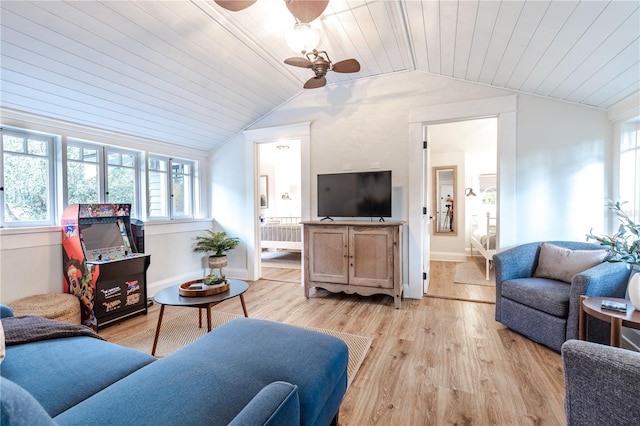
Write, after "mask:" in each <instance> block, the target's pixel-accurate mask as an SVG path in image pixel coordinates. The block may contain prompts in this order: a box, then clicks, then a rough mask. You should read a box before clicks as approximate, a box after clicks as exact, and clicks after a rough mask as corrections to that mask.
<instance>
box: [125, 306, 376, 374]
mask: <svg viewBox="0 0 640 426" xmlns="http://www.w3.org/2000/svg"><path fill="white" fill-rule="evenodd" d="M211 314H212V318H211V322H212V325H213V328H215V327H218V326H220V325H222V324H224V323H226V322H228V321H231V320H232V319H235V318H241V316H239V315H235V314H228V313H225V312H217V311H212V312H211ZM202 319H203V325H204V327H203V328H198V310H197V309H190V311H189V312H187V313H185V314H183V315H181V316H179V317H176V318H173V319H172V320H169V321H166V322H164V321H163V323H162V327H160V337H159V338H158V347H157V348H156V357H158V358H162V357H164V356H167V355H170V354H171V353H173V352H175V351H177V350H178V349H180V348H182V347H183V346H186V345H188V344H189V343H191V342H193V341H194V340H196V339H198V338H200V337H202V336H204V335H205V334H206V333H207V328H206V314H205V313H204V312H203V318H202ZM302 328H306V329H308V330H314V331H319V332H321V333H325V334H329V335H331V336H335V337H337V338H339V339H342V341H344V342H345V343H346V344H347V347H348V348H349V363H348V366H347V378H348V385H349V384H351V382H352V381H353V378H354V377H355V375H356V373H357V372H358V370H359V369H360V366H361V365H362V362H363V361H364V359H365V357H366V356H367V352H368V351H369V348H370V347H371V343H372V342H373V339H371V338H369V337H364V336H357V335H355V334H348V333H342V332H339V331H333V330H327V329H323V328H313V327H302ZM155 333H156V329H155V327H154V328H150V329H147V330H145V331H141V332H140V333H137V334H134V335H133V336H131V337H127V338H126V339H125V340H123V341H122V342H120V344H121V345H122V346H127V347H130V348H133V349H137V350H139V351H142V352H146V353H149V354H150V353H151V349H152V347H153V338H154V336H155Z"/></svg>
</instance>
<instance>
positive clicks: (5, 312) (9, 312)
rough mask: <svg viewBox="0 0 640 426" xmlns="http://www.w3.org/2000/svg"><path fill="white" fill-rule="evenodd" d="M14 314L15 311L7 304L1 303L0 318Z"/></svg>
mask: <svg viewBox="0 0 640 426" xmlns="http://www.w3.org/2000/svg"><path fill="white" fill-rule="evenodd" d="M12 316H13V311H12V310H11V308H10V307H8V306H7V305H0V318H9V317H12Z"/></svg>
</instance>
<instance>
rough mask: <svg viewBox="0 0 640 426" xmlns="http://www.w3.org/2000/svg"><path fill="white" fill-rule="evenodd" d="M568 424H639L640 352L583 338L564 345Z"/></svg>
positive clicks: (565, 405) (583, 425) (565, 406)
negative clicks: (583, 340)
mask: <svg viewBox="0 0 640 426" xmlns="http://www.w3.org/2000/svg"><path fill="white" fill-rule="evenodd" d="M562 361H563V365H564V379H565V380H564V381H565V398H564V409H565V413H566V415H567V425H568V426H591V425H611V426H613V425H616V426H626V425H628V426H631V425H634V426H635V425H637V424H638V421H639V419H640V392H639V391H640V354H639V353H638V352H634V351H630V350H627V349H620V348H612V347H610V346H604V345H599V344H596V343H591V342H582V341H580V340H568V341H567V342H566V343H564V345H562Z"/></svg>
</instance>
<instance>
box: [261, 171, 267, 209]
mask: <svg viewBox="0 0 640 426" xmlns="http://www.w3.org/2000/svg"><path fill="white" fill-rule="evenodd" d="M268 188H269V177H268V176H267V175H260V192H259V194H260V208H261V209H266V208H267V207H269V191H268Z"/></svg>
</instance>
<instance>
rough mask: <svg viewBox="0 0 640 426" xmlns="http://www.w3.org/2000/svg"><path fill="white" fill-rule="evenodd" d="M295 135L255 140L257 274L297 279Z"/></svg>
mask: <svg viewBox="0 0 640 426" xmlns="http://www.w3.org/2000/svg"><path fill="white" fill-rule="evenodd" d="M300 150H301V143H300V140H299V139H287V140H279V141H276V142H265V143H260V144H258V208H259V217H258V220H259V251H260V271H261V272H260V278H261V279H268V280H269V279H270V280H278V281H294V282H299V277H300V270H301V249H302V247H301V244H302V230H301V226H300V222H301V220H302V202H301V195H302V194H301V164H300V163H301V162H300Z"/></svg>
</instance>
